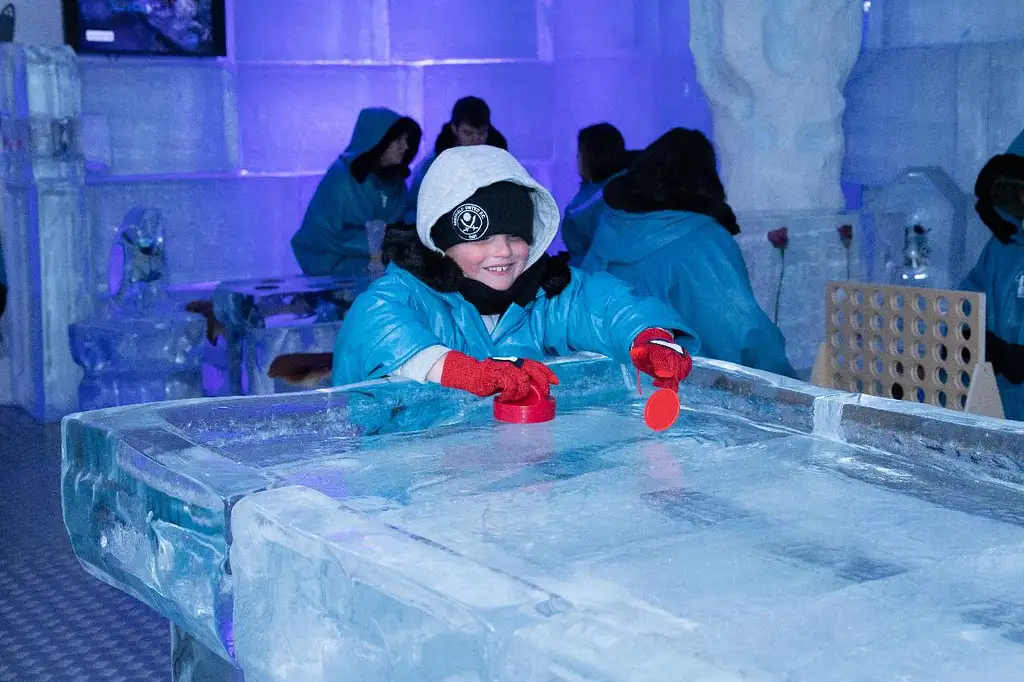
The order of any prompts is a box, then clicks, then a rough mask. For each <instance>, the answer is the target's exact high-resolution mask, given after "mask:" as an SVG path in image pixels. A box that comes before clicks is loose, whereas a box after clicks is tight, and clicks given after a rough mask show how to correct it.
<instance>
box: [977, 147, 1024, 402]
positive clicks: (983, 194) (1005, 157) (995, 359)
mask: <svg viewBox="0 0 1024 682" xmlns="http://www.w3.org/2000/svg"><path fill="white" fill-rule="evenodd" d="M1010 150H1011V151H1010V153H1007V154H1000V155H999V156H996V157H993V158H992V159H990V160H989V162H988V163H987V164H985V167H984V168H983V169H982V170H981V173H979V174H978V180H977V182H976V183H975V185H974V193H975V195H976V196H977V197H978V202H977V204H976V209H977V211H978V216H979V217H980V218H981V219H982V221H983V222H984V223H985V225H987V226H988V228H989V229H990V230H991V231H992V238H991V239H990V240H989V242H988V244H986V245H985V249H984V250H983V251H982V252H981V257H980V258H979V259H978V264H977V265H975V266H974V269H973V270H971V272H970V273H969V274H968V275H967V278H966V279H965V280H964V282H963V284H962V288H964V289H966V290H968V291H979V292H982V293H984V294H985V302H986V305H985V311H986V334H985V359H986V360H988V361H989V362H991V363H992V368H993V369H994V370H995V372H996V380H997V382H998V383H999V394H1000V397H1001V398H1002V400H1003V412H1005V414H1006V418H1007V419H1015V420H1019V421H1024V231H1022V230H1024V228H1022V224H1024V133H1022V134H1021V136H1020V137H1018V138H1017V141H1016V142H1014V145H1011V147H1010Z"/></svg>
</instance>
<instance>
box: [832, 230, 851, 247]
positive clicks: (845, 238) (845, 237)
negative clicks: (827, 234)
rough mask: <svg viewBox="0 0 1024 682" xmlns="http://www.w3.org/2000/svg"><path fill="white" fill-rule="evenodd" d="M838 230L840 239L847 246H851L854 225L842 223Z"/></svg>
mask: <svg viewBox="0 0 1024 682" xmlns="http://www.w3.org/2000/svg"><path fill="white" fill-rule="evenodd" d="M836 230H837V231H838V232H839V241H841V242H842V243H843V246H845V247H846V248H850V244H852V243H853V225H840V226H839V227H838V228H836Z"/></svg>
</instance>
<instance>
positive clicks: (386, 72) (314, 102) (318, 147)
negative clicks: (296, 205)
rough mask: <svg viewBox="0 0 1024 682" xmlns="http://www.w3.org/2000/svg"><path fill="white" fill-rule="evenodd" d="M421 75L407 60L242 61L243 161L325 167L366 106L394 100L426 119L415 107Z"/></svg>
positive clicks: (256, 167) (261, 167) (278, 167)
mask: <svg viewBox="0 0 1024 682" xmlns="http://www.w3.org/2000/svg"><path fill="white" fill-rule="evenodd" d="M417 76H418V74H416V73H415V69H412V68H406V67H402V66H337V65H335V66H317V65H313V66H311V65H285V64H281V65H255V64H240V65H239V66H238V112H239V113H238V116H239V129H240V130H241V139H242V159H243V164H244V167H245V168H246V169H248V170H249V171H272V172H279V171H323V170H325V169H326V168H327V167H328V166H329V165H330V164H331V163H332V162H333V161H334V160H335V159H336V158H337V156H338V154H340V153H341V152H342V151H343V150H344V149H345V147H346V146H347V145H348V143H349V140H350V139H351V137H352V127H353V126H354V125H355V122H356V116H358V114H359V111H360V109H363V108H364V107H370V106H378V107H390V108H391V109H394V110H395V111H397V112H398V113H400V114H403V115H407V116H412V117H413V118H414V119H416V120H417V121H422V119H421V117H420V116H419V115H418V112H417V111H416V110H414V109H413V107H416V106H418V104H419V101H420V100H419V98H418V97H415V96H414V95H415V93H416V92H418V91H417V90H415V88H416V87H418V84H419V79H418V78H417ZM447 106H448V107H451V103H449V104H447ZM431 139H432V138H431Z"/></svg>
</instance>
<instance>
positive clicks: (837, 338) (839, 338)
mask: <svg viewBox="0 0 1024 682" xmlns="http://www.w3.org/2000/svg"><path fill="white" fill-rule="evenodd" d="M845 342H846V336H845V335H844V334H843V332H841V331H834V332H832V338H831V339H830V343H831V344H832V347H833V348H839V347H840V346H842V345H843V344H844V343H845Z"/></svg>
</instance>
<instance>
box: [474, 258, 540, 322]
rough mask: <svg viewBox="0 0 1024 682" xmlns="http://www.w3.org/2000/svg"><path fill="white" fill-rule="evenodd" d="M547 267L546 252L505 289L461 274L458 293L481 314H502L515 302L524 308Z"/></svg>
mask: <svg viewBox="0 0 1024 682" xmlns="http://www.w3.org/2000/svg"><path fill="white" fill-rule="evenodd" d="M547 267H548V256H547V254H545V255H543V256H541V257H540V260H538V261H537V262H536V263H534V264H533V265H531V266H530V267H528V268H526V270H524V271H523V274H521V275H519V277H518V278H516V281H515V282H513V283H512V286H510V287H509V288H508V289H506V290H505V291H498V290H497V289H492V288H491V287H489V286H487V285H486V284H484V283H483V282H479V281H477V280H475V279H471V278H469V277H466V276H463V277H462V281H461V282H459V293H460V294H462V297H463V298H464V299H466V300H467V301H469V302H470V303H471V304H472V305H473V307H475V308H476V309H477V310H478V311H479V312H480V314H481V315H504V314H505V311H506V310H508V309H509V307H510V306H511V305H512V304H513V303H515V304H516V305H518V306H519V307H521V308H525V307H526V306H527V305H529V304H530V301H532V300H533V299H535V298H537V292H538V291H540V285H541V280H542V279H543V278H544V275H545V273H546V271H547Z"/></svg>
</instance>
